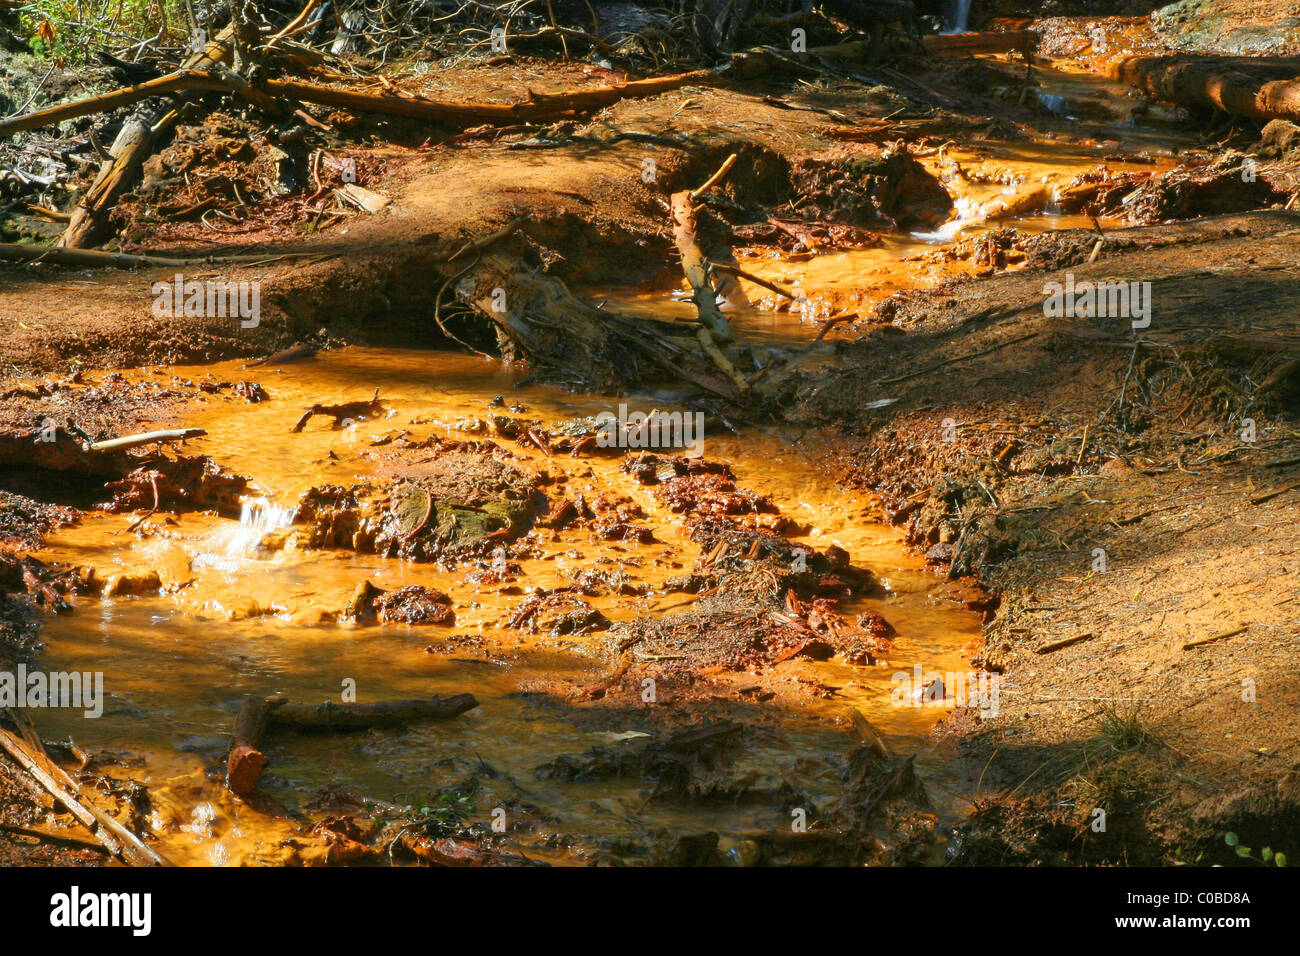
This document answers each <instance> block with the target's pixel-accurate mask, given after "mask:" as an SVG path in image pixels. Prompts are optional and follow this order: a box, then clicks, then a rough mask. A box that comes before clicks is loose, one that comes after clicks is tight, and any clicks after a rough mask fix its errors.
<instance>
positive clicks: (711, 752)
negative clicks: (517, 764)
mask: <svg viewBox="0 0 1300 956" xmlns="http://www.w3.org/2000/svg"><path fill="white" fill-rule="evenodd" d="M747 731H748V728H746V727H745V726H743V725H740V724H714V725H706V726H703V727H698V726H697V727H688V728H684V729H681V730H676V731H673V732H671V733H667V734H663V733H657V734H653V735H644V736H640V737H635V738H633V739H631V740H625V741H622V742H620V743H618V744H616V745H614V746H612V747H594V748H592V749H591V750H590V751H588V752H587V753H586V754H583V755H582V756H578V757H571V756H568V755H565V756H561V757H557V758H555V759H554V760H552V761H550V762H548V763H545V764H543V765H541V766H540V767H538V768H537V770H536V775H537V778H538V779H539V780H565V781H587V780H609V779H613V778H628V777H630V778H633V779H637V780H646V781H649V782H651V783H654V784H655V793H656V795H658V796H662V797H668V798H672V799H677V800H690V801H697V802H698V801H706V800H711V799H727V800H734V799H735V798H736V797H737V796H738V795H739V794H738V792H737V788H738V787H740V786H742V785H741V784H738V783H737V782H736V781H733V780H731V779H729V774H727V773H726V772H725V771H726V769H727V768H728V767H729V766H730V765H731V764H732V762H733V761H734V759H735V757H736V756H737V754H739V753H741V752H742V750H743V747H744V742H745V739H746V737H747Z"/></svg>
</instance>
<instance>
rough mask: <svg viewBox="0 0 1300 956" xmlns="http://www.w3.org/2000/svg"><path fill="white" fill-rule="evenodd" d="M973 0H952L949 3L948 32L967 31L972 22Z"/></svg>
mask: <svg viewBox="0 0 1300 956" xmlns="http://www.w3.org/2000/svg"><path fill="white" fill-rule="evenodd" d="M970 4H971V0H950V2H949V4H948V22H947V23H946V24H945V26H946V27H947V30H946V31H945V32H947V33H965V32H966V28H967V25H968V24H969V22H970Z"/></svg>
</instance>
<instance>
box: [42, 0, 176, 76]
mask: <svg viewBox="0 0 1300 956" xmlns="http://www.w3.org/2000/svg"><path fill="white" fill-rule="evenodd" d="M184 10H185V5H184V3H183V2H182V0H89V2H88V0H30V2H29V3H27V4H26V5H25V6H23V7H22V8H21V9H20V15H19V21H18V22H19V25H20V27H21V28H22V31H23V33H24V34H25V35H26V37H27V45H28V46H29V47H31V50H32V52H33V53H35V54H36V55H37V56H40V57H45V58H48V59H51V60H55V61H57V62H59V63H65V64H76V63H84V62H85V61H87V60H89V59H90V58H91V56H92V55H93V54H94V53H95V51H96V50H102V49H117V48H120V47H123V46H125V45H126V44H127V43H130V42H131V41H132V40H137V41H139V40H146V39H150V38H152V37H158V36H160V34H161V37H160V42H164V43H171V44H175V43H176V42H178V40H179V38H181V37H183V35H184V33H185V31H186V29H187V26H186V19H185V13H184Z"/></svg>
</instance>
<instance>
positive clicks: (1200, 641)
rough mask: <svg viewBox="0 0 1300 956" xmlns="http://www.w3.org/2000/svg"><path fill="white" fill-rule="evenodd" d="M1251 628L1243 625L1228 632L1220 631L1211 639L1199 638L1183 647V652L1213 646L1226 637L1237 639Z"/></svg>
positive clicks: (1211, 636)
mask: <svg viewBox="0 0 1300 956" xmlns="http://www.w3.org/2000/svg"><path fill="white" fill-rule="evenodd" d="M1249 628H1250V625H1249V624H1243V625H1241V627H1234V628H1231V629H1229V630H1226V631H1220V632H1219V633H1218V634H1211V635H1210V636H1209V637H1198V638H1197V639H1196V640H1194V641H1188V642H1187V643H1186V644H1184V645H1183V650H1185V651H1190V650H1191V649H1192V648H1194V647H1200V646H1201V645H1202V644H1212V643H1214V642H1215V641H1221V640H1223V639H1224V638H1225V637H1236V636H1237V635H1238V634H1244V633H1245V632H1246V631H1247V630H1248V629H1249Z"/></svg>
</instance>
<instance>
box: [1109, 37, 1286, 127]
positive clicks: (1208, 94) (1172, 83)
mask: <svg viewBox="0 0 1300 956" xmlns="http://www.w3.org/2000/svg"><path fill="white" fill-rule="evenodd" d="M1109 72H1110V75H1111V78H1112V79H1115V80H1120V81H1122V82H1125V83H1128V84H1130V85H1132V86H1136V87H1137V88H1138V89H1139V90H1141V91H1142V92H1144V93H1146V94H1148V95H1149V96H1153V97H1155V98H1157V99H1161V100H1166V101H1168V102H1170V103H1176V104H1177V105H1179V106H1187V107H1191V108H1193V109H1217V110H1223V111H1224V112H1225V113H1231V114H1233V115H1235V116H1244V117H1247V118H1250V119H1260V120H1270V119H1284V120H1290V121H1291V122H1293V123H1294V122H1300V78H1297V77H1298V75H1300V59H1297V58H1285V57H1258V58H1251V59H1242V58H1236V57H1226V56H1194V55H1191V54H1178V55H1173V56H1133V57H1125V58H1124V59H1121V60H1119V61H1117V62H1115V63H1113V64H1111V67H1110V71H1109Z"/></svg>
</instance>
